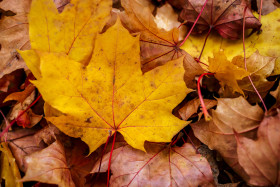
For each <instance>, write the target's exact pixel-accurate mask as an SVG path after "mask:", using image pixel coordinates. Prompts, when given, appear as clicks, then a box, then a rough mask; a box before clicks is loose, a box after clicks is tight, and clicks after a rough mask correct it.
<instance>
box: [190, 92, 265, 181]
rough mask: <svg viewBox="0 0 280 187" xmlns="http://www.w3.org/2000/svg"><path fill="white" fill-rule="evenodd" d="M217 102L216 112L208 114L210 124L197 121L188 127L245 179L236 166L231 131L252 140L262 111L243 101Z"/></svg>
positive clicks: (225, 99)
mask: <svg viewBox="0 0 280 187" xmlns="http://www.w3.org/2000/svg"><path fill="white" fill-rule="evenodd" d="M217 100H218V105H217V109H216V110H212V117H213V119H212V120H211V121H210V122H205V121H202V120H200V121H199V122H197V123H193V124H191V127H192V129H193V131H194V134H195V136H196V137H197V138H198V139H199V140H200V141H202V143H204V144H206V145H207V146H208V147H209V148H210V149H214V150H217V151H218V152H219V153H220V154H221V155H222V157H223V158H224V160H225V161H226V162H227V163H228V165H229V166H230V167H232V168H233V169H234V170H235V171H236V172H237V173H238V174H239V175H240V176H242V177H243V178H246V174H245V173H244V172H243V171H242V168H241V167H240V165H239V164H238V160H237V153H236V140H235V137H234V132H233V130H235V131H236V132H238V133H239V134H242V135H244V136H246V137H253V136H254V135H255V131H254V129H256V128H257V127H258V126H259V123H260V121H261V120H262V119H263V111H262V109H261V108H260V107H259V106H251V105H250V104H249V103H248V102H247V101H246V100H245V99H244V98H243V97H239V98H235V99H229V98H223V99H217Z"/></svg>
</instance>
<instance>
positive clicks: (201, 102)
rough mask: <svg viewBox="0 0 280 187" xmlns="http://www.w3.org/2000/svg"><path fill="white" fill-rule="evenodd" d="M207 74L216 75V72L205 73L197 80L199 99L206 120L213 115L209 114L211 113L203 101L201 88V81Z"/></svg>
mask: <svg viewBox="0 0 280 187" xmlns="http://www.w3.org/2000/svg"><path fill="white" fill-rule="evenodd" d="M205 75H214V73H203V74H201V75H200V76H199V78H198V81H197V92H198V97H199V101H200V104H201V108H202V112H203V114H204V117H205V120H206V121H210V120H211V119H212V117H211V116H210V115H209V113H208V111H207V108H206V106H205V103H204V101H203V97H202V94H201V90H200V81H201V79H202V78H203V76H205Z"/></svg>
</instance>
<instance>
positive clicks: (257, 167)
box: [236, 110, 280, 186]
mask: <svg viewBox="0 0 280 187" xmlns="http://www.w3.org/2000/svg"><path fill="white" fill-rule="evenodd" d="M277 112H278V114H277V115H275V116H267V117H265V118H264V119H263V121H262V122H261V124H260V127H259V129H258V139H257V140H256V141H254V140H252V139H249V138H246V137H243V136H241V135H237V137H236V139H237V155H238V161H239V163H240V165H241V166H242V167H243V168H244V170H245V171H246V173H247V174H248V175H249V177H250V179H249V180H247V182H248V183H249V184H251V185H256V186H274V185H276V186H277V185H280V170H279V165H280V138H279V134H280V125H279V124H280V113H279V110H278V111H277Z"/></svg>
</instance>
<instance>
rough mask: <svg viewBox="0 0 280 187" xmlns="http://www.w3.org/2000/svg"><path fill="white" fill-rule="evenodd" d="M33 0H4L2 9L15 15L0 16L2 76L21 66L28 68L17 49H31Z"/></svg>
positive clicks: (0, 64)
mask: <svg viewBox="0 0 280 187" xmlns="http://www.w3.org/2000/svg"><path fill="white" fill-rule="evenodd" d="M30 4H31V0H24V1H22V0H3V1H1V2H0V7H1V9H3V10H5V11H11V12H13V13H14V15H13V16H3V17H1V18H0V35H1V37H0V62H1V63H0V78H2V77H3V76H4V75H5V74H9V73H11V72H13V71H15V70H17V69H20V68H27V67H26V65H25V63H24V61H23V60H22V59H21V58H20V56H19V55H18V53H17V51H16V49H21V50H25V49H29V48H30V44H29V38H28V21H27V13H28V12H29V8H30Z"/></svg>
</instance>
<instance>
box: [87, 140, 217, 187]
mask: <svg viewBox="0 0 280 187" xmlns="http://www.w3.org/2000/svg"><path fill="white" fill-rule="evenodd" d="M145 148H146V150H147V153H144V152H142V151H139V150H136V149H133V148H132V147H130V146H129V145H125V146H122V147H119V148H117V149H114V152H113V155H112V160H111V162H112V163H111V170H112V173H113V175H112V176H111V179H110V186H112V187H114V186H128V185H129V186H162V187H165V186H166V187H167V186H186V187H188V186H214V181H213V176H212V172H211V168H210V166H209V164H208V162H207V160H206V159H205V158H204V157H202V156H201V155H200V154H196V151H195V149H194V148H193V147H192V145H191V144H188V143H187V144H184V145H183V146H182V147H169V146H166V145H164V144H163V145H161V144H155V143H147V144H146V145H145ZM109 157H110V153H108V154H106V155H105V156H104V158H103V159H102V165H101V170H100V171H101V172H105V171H106V170H107V169H108V161H109ZM98 168H99V162H97V164H96V165H95V167H94V168H93V170H92V172H97V171H98Z"/></svg>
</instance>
